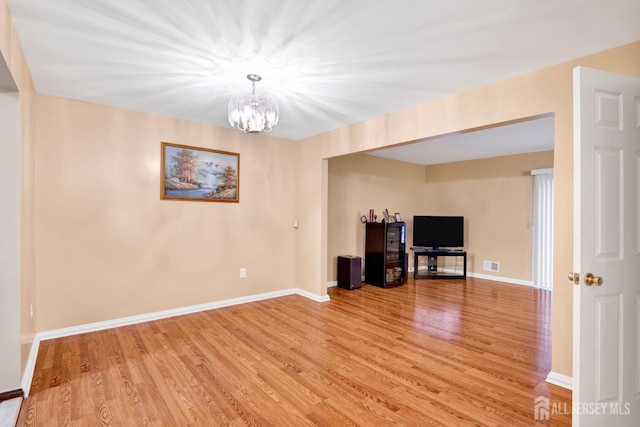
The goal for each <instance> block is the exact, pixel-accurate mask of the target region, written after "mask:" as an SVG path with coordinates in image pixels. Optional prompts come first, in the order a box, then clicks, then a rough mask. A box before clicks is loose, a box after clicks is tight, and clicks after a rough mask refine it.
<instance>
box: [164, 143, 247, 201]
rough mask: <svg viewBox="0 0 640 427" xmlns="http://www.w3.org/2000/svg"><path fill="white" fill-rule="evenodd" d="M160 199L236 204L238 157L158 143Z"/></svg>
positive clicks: (225, 153) (237, 193)
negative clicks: (159, 151) (160, 154)
mask: <svg viewBox="0 0 640 427" xmlns="http://www.w3.org/2000/svg"><path fill="white" fill-rule="evenodd" d="M160 198H161V199H163V200H190V201H202V202H236V203H237V202H239V201H240V154H238V153H230V152H227V151H218V150H210V149H207V148H198V147H189V146H186V145H178V144H170V143H168V142H163V143H162V176H161V179H160Z"/></svg>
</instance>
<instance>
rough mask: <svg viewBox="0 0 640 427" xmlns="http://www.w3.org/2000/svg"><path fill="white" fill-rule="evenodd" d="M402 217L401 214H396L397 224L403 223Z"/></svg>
mask: <svg viewBox="0 0 640 427" xmlns="http://www.w3.org/2000/svg"><path fill="white" fill-rule="evenodd" d="M401 221H402V217H400V212H396V222H401Z"/></svg>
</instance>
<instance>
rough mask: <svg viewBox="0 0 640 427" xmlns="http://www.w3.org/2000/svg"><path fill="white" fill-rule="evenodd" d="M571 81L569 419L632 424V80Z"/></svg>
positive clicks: (638, 364) (636, 333)
mask: <svg viewBox="0 0 640 427" xmlns="http://www.w3.org/2000/svg"><path fill="white" fill-rule="evenodd" d="M573 77H574V83H573V91H574V92H573V95H574V189H573V191H574V242H573V268H574V273H575V274H579V275H580V277H579V281H578V282H577V283H576V286H574V287H573V295H574V298H573V310H574V312H573V346H574V348H573V355H574V356H573V382H574V388H573V423H574V424H573V425H575V426H581V427H588V426H639V425H640V227H639V226H638V224H639V223H640V198H639V197H638V191H640V79H636V78H631V77H626V76H620V75H617V74H612V73H606V72H603V71H599V70H594V69H589V68H584V67H578V68H576V69H574V74H573ZM588 273H591V274H593V275H594V278H593V279H592V280H591V281H590V282H591V283H592V284H591V285H588V284H587V283H586V282H587V281H588V280H587V274H588ZM598 278H601V279H602V284H601V285H598V283H597V282H598Z"/></svg>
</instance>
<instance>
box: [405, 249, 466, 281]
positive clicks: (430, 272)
mask: <svg viewBox="0 0 640 427" xmlns="http://www.w3.org/2000/svg"><path fill="white" fill-rule="evenodd" d="M411 249H412V250H413V278H414V279H466V278H467V252H466V251H464V250H456V249H437V250H433V249H424V248H411ZM420 257H428V260H427V272H426V273H423V274H419V271H418V270H419V268H418V266H419V265H420V263H419V260H420ZM438 257H461V258H462V274H459V273H455V272H454V273H449V272H444V271H438ZM457 266H458V260H457V259H456V268H454V271H455V270H457Z"/></svg>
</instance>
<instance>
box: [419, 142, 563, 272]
mask: <svg viewBox="0 0 640 427" xmlns="http://www.w3.org/2000/svg"><path fill="white" fill-rule="evenodd" d="M551 167H553V152H552V151H545V152H539V153H530V154H523V155H517V156H505V157H495V158H491V159H483V160H473V161H466V162H458V163H448V164H442V165H433V166H428V167H427V168H426V184H425V209H424V214H427V215H462V216H464V218H465V248H466V249H467V257H468V259H467V269H468V271H469V272H470V273H477V274H483V275H488V276H500V277H504V278H508V279H517V280H522V281H531V280H532V258H533V255H532V249H533V240H532V235H533V233H532V225H533V177H532V176H531V170H532V169H542V168H551ZM483 260H491V261H498V262H499V263H500V271H499V272H496V273H493V272H490V271H484V270H483V269H482V262H483Z"/></svg>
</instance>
